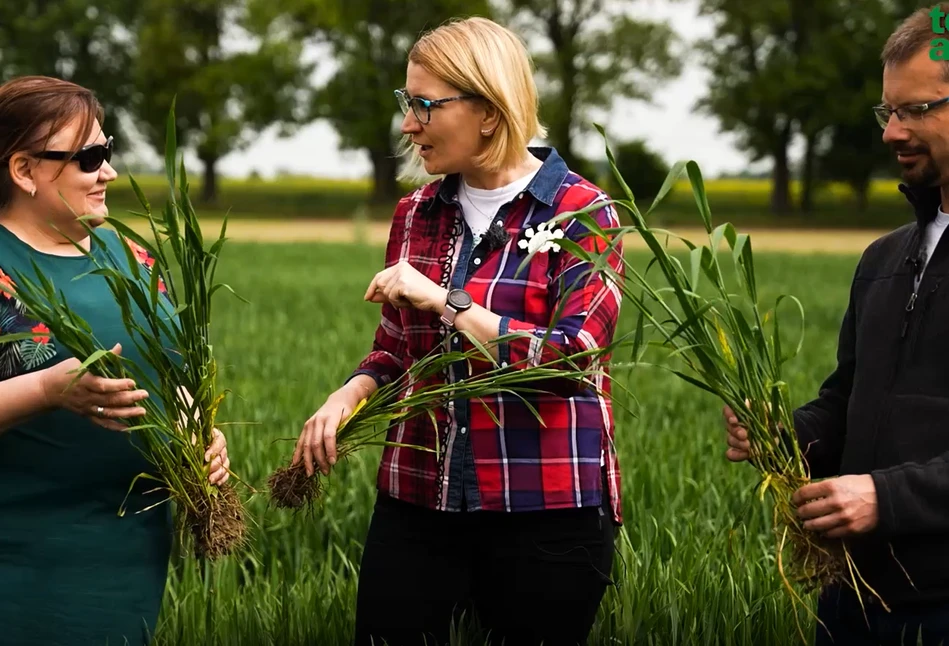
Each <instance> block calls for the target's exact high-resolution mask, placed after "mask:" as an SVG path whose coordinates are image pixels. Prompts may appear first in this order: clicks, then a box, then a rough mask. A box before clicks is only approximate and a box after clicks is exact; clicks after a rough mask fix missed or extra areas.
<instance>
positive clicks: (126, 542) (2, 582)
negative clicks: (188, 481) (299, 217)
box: [0, 226, 172, 646]
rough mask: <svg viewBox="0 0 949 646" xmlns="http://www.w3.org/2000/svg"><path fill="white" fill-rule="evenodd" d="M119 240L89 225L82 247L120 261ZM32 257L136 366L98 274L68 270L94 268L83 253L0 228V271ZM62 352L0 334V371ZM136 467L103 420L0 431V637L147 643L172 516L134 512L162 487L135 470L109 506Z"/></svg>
mask: <svg viewBox="0 0 949 646" xmlns="http://www.w3.org/2000/svg"><path fill="white" fill-rule="evenodd" d="M124 244H125V243H124V242H123V241H122V240H121V239H120V238H119V237H118V235H116V234H115V232H114V231H111V230H100V231H97V233H96V236H94V237H93V238H92V252H93V253H94V254H95V256H96V257H97V258H98V259H99V260H100V261H101V262H107V263H110V264H111V265H112V266H115V267H120V268H121V269H122V270H123V271H130V267H129V261H128V259H127V256H126V253H125V251H124ZM138 251H139V253H138V258H139V259H140V260H141V261H142V264H143V266H145V265H147V263H148V261H149V260H148V259H147V257H146V256H145V254H144V252H142V251H141V250H138ZM31 261H35V262H36V263H37V265H38V266H39V268H40V270H41V271H42V272H43V274H44V275H45V276H46V277H47V278H49V279H50V280H51V281H52V282H53V283H54V285H55V286H56V288H57V291H58V290H62V292H63V293H65V296H66V299H67V302H68V303H69V304H70V306H71V307H72V309H73V310H74V311H76V312H77V313H78V314H79V315H80V316H82V317H83V318H84V319H85V320H86V321H87V322H88V323H89V324H90V326H91V327H92V330H93V332H94V334H95V335H96V337H97V338H98V339H99V341H100V343H102V344H103V345H104V347H106V348H111V347H112V346H113V345H114V344H115V343H121V344H122V355H123V356H125V357H128V358H129V359H131V360H133V361H136V362H138V363H140V365H144V362H142V360H141V356H140V355H139V353H138V352H137V349H136V347H135V343H134V342H133V341H132V339H131V338H130V337H129V335H128V333H127V331H126V329H125V326H124V325H123V323H122V319H121V314H120V311H119V308H118V306H117V305H116V304H115V301H114V300H113V298H112V294H111V292H110V291H109V288H108V285H107V283H106V282H105V279H104V278H102V277H100V276H93V275H87V276H84V277H82V278H81V279H79V280H74V278H75V277H76V276H79V275H80V274H83V273H85V272H87V271H89V270H91V269H93V268H94V265H93V263H92V261H90V260H89V259H87V258H85V257H83V256H78V257H61V256H53V255H48V254H44V253H40V252H37V251H36V250H34V249H32V248H31V247H29V246H28V245H26V244H25V243H24V242H23V241H21V240H20V239H19V238H17V237H16V236H14V235H13V234H12V233H11V232H10V231H9V230H8V229H6V228H4V227H3V226H0V281H4V282H10V281H12V282H13V283H16V275H17V273H20V272H21V273H23V274H26V275H28V276H30V277H32V275H33V270H32V265H31ZM142 275H143V279H145V278H144V277H146V276H147V272H143V274H142ZM31 330H36V331H37V332H42V331H43V328H42V327H40V326H38V325H37V323H36V322H35V321H30V320H28V319H27V318H26V317H25V316H24V314H23V312H22V308H21V307H20V306H19V304H18V303H17V302H16V301H15V299H12V298H9V297H7V296H6V295H5V294H4V293H3V292H2V291H0V334H4V333H10V332H26V331H31ZM70 356H71V355H70V354H69V353H68V351H66V350H65V349H64V348H62V347H60V346H58V345H57V343H56V340H55V338H54V339H52V341H51V342H49V341H48V340H44V339H43V338H42V337H39V336H38V337H36V338H34V339H28V340H26V341H23V342H19V343H13V344H0V380H4V379H10V378H15V377H17V376H19V375H22V374H26V373H29V372H32V371H36V370H42V369H44V368H46V367H49V366H51V365H53V364H54V363H57V362H60V361H62V360H64V359H66V358H69V357H70ZM152 396H153V397H154V394H153V395H152ZM142 472H153V467H152V466H151V464H150V463H148V462H147V461H146V460H145V458H144V457H143V456H142V454H141V453H140V452H139V450H138V449H137V448H136V446H135V435H134V434H127V433H119V432H115V431H109V430H106V429H104V428H102V427H100V426H98V425H96V424H93V423H92V422H91V421H89V420H88V419H87V418H85V417H82V416H79V415H76V414H74V413H71V412H68V411H66V410H62V409H60V410H55V411H52V412H49V413H45V414H41V415H37V416H35V417H33V418H32V419H28V420H26V421H24V422H22V423H20V424H18V425H17V426H15V427H13V428H11V429H9V430H7V431H6V432H5V433H2V434H0V644H4V645H6V646H14V645H19V644H31V645H32V644H36V645H40V644H42V645H43V646H53V645H58V644H62V645H69V646H73V645H77V646H78V645H83V646H85V645H87V644H90V645H91V644H97V645H100V644H101V645H105V644H108V645H110V646H115V645H123V644H131V645H134V646H138V645H141V644H146V643H148V640H149V637H150V636H151V635H153V634H154V630H155V624H156V620H157V618H158V613H159V609H160V607H161V601H162V595H163V592H164V588H165V581H166V578H167V572H168V560H169V555H170V549H171V537H172V523H171V516H170V509H169V505H167V504H164V505H160V506H159V507H156V508H155V509H152V510H149V511H145V512H143V513H140V514H136V513H135V512H136V511H139V510H142V509H144V508H146V507H148V506H149V505H151V504H153V503H156V502H159V501H160V500H161V499H162V498H163V497H164V496H162V494H161V492H154V493H147V492H148V491H149V489H154V487H155V484H156V483H154V481H152V482H150V483H149V481H148V480H145V479H143V480H140V481H139V483H138V484H137V485H136V487H135V489H134V490H133V492H132V494H131V495H130V496H129V498H128V501H127V511H126V514H125V516H124V517H121V518H120V517H119V516H118V511H119V509H120V508H121V506H122V502H123V500H124V499H125V496H126V494H127V493H128V491H129V485H130V484H131V482H132V481H133V479H134V478H135V476H136V475H138V474H140V473H142Z"/></svg>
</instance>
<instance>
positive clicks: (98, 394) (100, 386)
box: [43, 344, 148, 431]
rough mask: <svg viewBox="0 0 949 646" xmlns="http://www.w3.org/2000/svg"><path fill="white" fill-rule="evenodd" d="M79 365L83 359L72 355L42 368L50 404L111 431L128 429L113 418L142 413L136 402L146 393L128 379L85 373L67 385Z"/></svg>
mask: <svg viewBox="0 0 949 646" xmlns="http://www.w3.org/2000/svg"><path fill="white" fill-rule="evenodd" d="M112 352H113V353H115V354H117V355H118V354H121V353H122V346H121V345H119V344H116V345H115V347H114V348H112ZM81 365H82V362H80V361H79V359H76V358H75V357H73V358H70V359H66V360H65V361H61V362H60V363H57V364H56V365H54V366H50V367H49V368H46V369H45V370H44V371H43V392H44V393H45V395H46V401H47V402H48V403H49V405H50V406H51V407H53V408H65V409H66V410H68V411H72V412H73V413H76V414H77V415H82V416H84V417H88V418H89V419H90V420H91V421H92V422H94V423H95V424H98V425H99V426H102V427H103V428H107V429H109V430H112V431H124V430H125V429H127V428H128V427H127V426H126V425H124V424H122V423H120V422H117V421H115V420H116V419H121V418H129V417H140V416H142V415H145V412H146V411H145V409H144V408H142V407H141V406H138V405H137V403H138V402H140V401H142V400H143V399H146V398H147V397H148V392H146V391H144V390H136V389H135V382H134V381H132V380H131V379H106V378H104V377H97V376H95V375H93V374H91V373H88V372H87V373H86V374H84V375H83V376H82V377H81V378H79V379H78V380H77V381H76V383H74V384H72V386H70V385H69V384H70V383H71V382H72V381H73V379H75V377H76V375H75V370H76V369H77V368H79V367H80V366H81Z"/></svg>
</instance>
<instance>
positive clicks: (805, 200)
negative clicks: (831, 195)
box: [801, 133, 817, 214]
mask: <svg viewBox="0 0 949 646" xmlns="http://www.w3.org/2000/svg"><path fill="white" fill-rule="evenodd" d="M816 144H817V134H816V133H811V134H809V135H807V138H806V140H805V145H804V168H803V171H802V173H801V211H803V212H804V213H805V214H809V213H811V212H813V210H814V180H815V177H814V161H815V156H816V153H815V152H814V146H815V145H816Z"/></svg>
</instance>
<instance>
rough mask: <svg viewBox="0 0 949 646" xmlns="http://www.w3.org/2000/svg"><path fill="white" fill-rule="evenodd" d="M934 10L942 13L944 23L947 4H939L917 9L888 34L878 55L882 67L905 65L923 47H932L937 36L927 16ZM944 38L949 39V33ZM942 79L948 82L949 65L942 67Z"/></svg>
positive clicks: (947, 10) (930, 17) (947, 12)
mask: <svg viewBox="0 0 949 646" xmlns="http://www.w3.org/2000/svg"><path fill="white" fill-rule="evenodd" d="M936 8H938V9H939V10H940V11H942V13H943V21H945V20H946V17H945V15H946V14H949V2H940V3H939V4H936V5H933V6H932V7H927V8H923V9H917V10H916V11H914V12H913V13H912V14H910V15H909V17H908V18H906V20H904V21H903V22H902V23H900V26H899V27H897V28H896V31H894V32H893V33H892V34H890V37H889V38H888V39H887V41H886V45H884V47H883V52H882V53H881V55H880V58H881V59H882V61H883V66H884V67H886V66H887V65H892V64H898V63H905V62H906V61H908V60H909V59H911V58H912V57H913V56H915V55H916V54H918V53H919V51H920V50H921V49H923V47H931V46H932V41H933V39H934V38H937V37H938V36H939V34H937V33H935V31H934V30H933V18H932V16H930V15H929V14H930V12H932V11H933V10H934V9H936ZM944 24H945V23H944V22H943V25H944ZM946 38H949V33H947V34H946ZM943 78H944V79H945V80H946V81H949V64H945V65H944V67H943Z"/></svg>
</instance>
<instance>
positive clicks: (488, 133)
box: [481, 130, 491, 137]
mask: <svg viewBox="0 0 949 646" xmlns="http://www.w3.org/2000/svg"><path fill="white" fill-rule="evenodd" d="M481 134H482V135H484V136H485V137H487V136H488V135H490V134H491V131H490V130H482V131H481Z"/></svg>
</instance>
